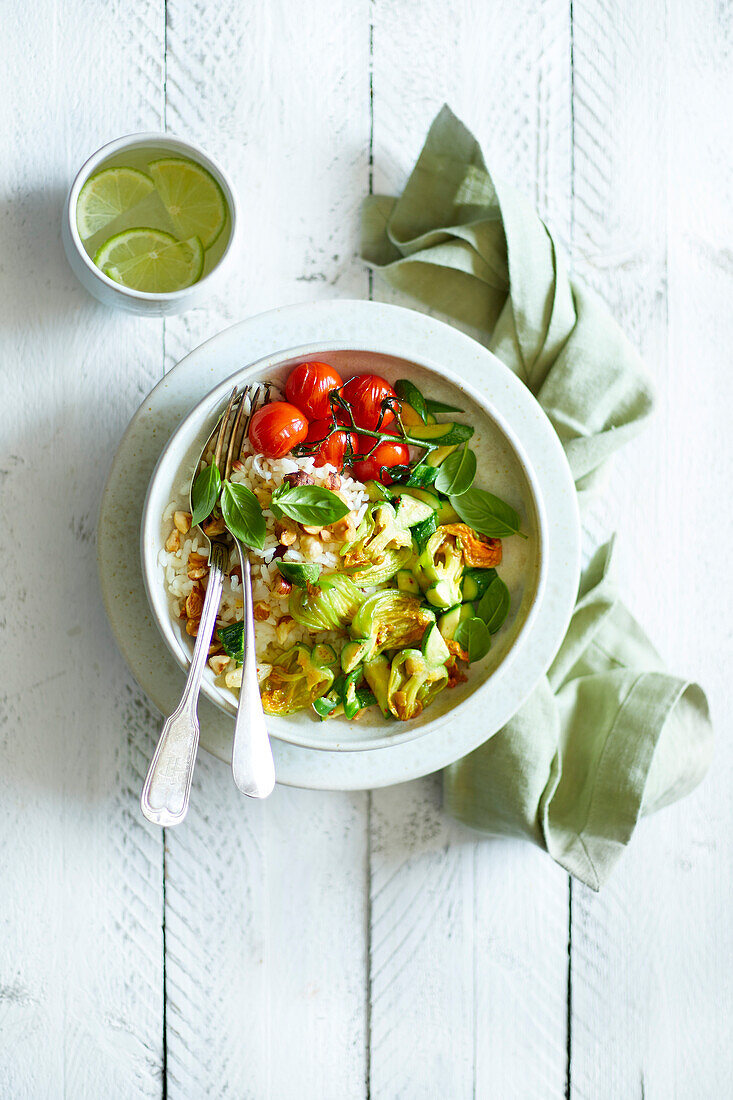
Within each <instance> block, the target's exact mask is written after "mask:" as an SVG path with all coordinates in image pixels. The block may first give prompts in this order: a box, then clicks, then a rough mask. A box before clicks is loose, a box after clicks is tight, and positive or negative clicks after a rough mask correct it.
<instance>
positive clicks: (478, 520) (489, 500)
mask: <svg viewBox="0 0 733 1100" xmlns="http://www.w3.org/2000/svg"><path fill="white" fill-rule="evenodd" d="M449 457H452V456H449ZM445 461H446V462H447V461H448V459H446V460H445ZM450 502H451V504H452V505H453V507H454V508H455V510H456V512H458V515H459V516H460V517H461V519H462V520H463V522H464V523H467V524H468V526H469V527H471V528H472V529H473V530H474V531H478V532H479V534H481V535H488V536H489V538H493V539H500V538H506V537H507V536H508V535H518V534H521V532H520V530H519V522H520V521H519V516H518V515H517V513H516V512H515V511H514V509H513V508H512V507H511V505H509V504H507V503H506V502H505V501H503V500H500V499H499V497H495V496H494V494H493V493H487V492H486V490H485V489H475V488H472V489H469V490H468V491H467V492H465V493H461V494H460V496H451V498H450ZM522 537H523V538H526V535H523V536H522Z"/></svg>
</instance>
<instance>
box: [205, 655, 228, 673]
mask: <svg viewBox="0 0 733 1100" xmlns="http://www.w3.org/2000/svg"><path fill="white" fill-rule="evenodd" d="M228 664H229V658H228V657H227V655H226V653H221V654H219V655H218V656H216V657H209V668H210V669H211V671H212V672H213V673H214V675H215V676H221V674H222V672H223V671H224V669H225V668H226V667H227V665H228Z"/></svg>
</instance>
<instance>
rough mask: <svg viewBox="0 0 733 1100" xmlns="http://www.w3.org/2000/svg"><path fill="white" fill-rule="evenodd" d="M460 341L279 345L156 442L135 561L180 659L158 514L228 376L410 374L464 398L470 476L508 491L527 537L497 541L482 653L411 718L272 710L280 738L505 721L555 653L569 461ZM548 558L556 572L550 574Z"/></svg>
mask: <svg viewBox="0 0 733 1100" xmlns="http://www.w3.org/2000/svg"><path fill="white" fill-rule="evenodd" d="M361 305H362V308H363V307H364V306H367V307H368V305H369V304H368V303H363V304H361ZM374 308H375V311H376V310H378V309H384V307H374ZM403 312H404V311H403ZM412 316H413V318H414V317H415V316H416V315H414V314H413V315H412ZM417 316H419V315H417ZM424 321H425V325H426V326H429V325H435V322H434V321H432V320H431V319H429V318H427V317H426V318H424ZM456 352H457V358H455V359H452V361H451V363H450V367H449V368H448V366H447V365H446V364H443V363H436V362H433V361H431V360H430V359H429V358H426V357H425V355H424V353H421V354H419V355H418V354H415V353H414V352H412V351H411V346H410V343H409V341H408V342H407V343H406V342H405V340H404V339H402V340H401V339H400V338H399V337H393V338H390V336H389V335H386V334H385V335H384V336H382V337H380V338H377V336H376V334H375V338H374V342H373V344H372V346H371V347H370V348H369V349H365V348H364V347H363V344H362V345H361V346H356V347H349V346H348V345H345V343H344V342H342V341H338V342H330V343H329V342H323V343H317V344H316V343H313V344H308V345H307V346H303V347H298V348H290V349H286V350H279V351H277V352H275V353H273V354H272V355H269V356H267V357H266V358H263V359H260V360H259V361H257V362H255V363H252V364H250V365H248V366H245V367H243V368H241V369H239V370H237V371H236V372H235V373H234V374H232V375H231V377H229V378H227V379H226V380H225V381H223V382H221V383H220V384H219V385H217V386H216V387H215V388H214V389H212V390H211V391H210V392H209V393H208V394H207V396H206V397H205V398H204V399H203V400H202V401H200V402H199V404H197V405H196V406H195V408H194V409H192V410H191V412H190V413H189V414H188V415H187V416H186V417H185V418H184V420H183V421H182V423H181V424H180V425H179V427H178V428H177V430H176V431H175V432H174V433H173V435H172V436H171V438H170V439H169V441H168V443H167V444H166V445H165V446H164V448H163V451H162V453H161V456H160V459H159V461H158V464H157V466H156V468H155V470H154V472H153V476H152V478H151V481H150V485H149V489H148V493H147V497H146V501H145V506H144V509H143V518H142V531H141V555H142V570H143V578H144V582H145V587H146V592H147V596H148V600H149V603H150V607H151V610H152V613H153V617H154V619H155V621H156V623H157V626H158V628H159V629H160V632H161V634H162V636H163V638H164V640H165V643H166V645H167V647H168V648H169V650H170V652H171V653H172V654H173V656H174V658H175V659H176V661H177V662H178V664H179V665H180V666H181V667H182V668H184V669H185V668H187V667H188V664H189V662H190V655H191V644H190V639H189V638H188V636H187V635H186V634H185V632H184V631H183V630H182V629H181V625H180V623H178V622H175V621H174V620H173V619H172V618H171V615H170V610H169V602H168V597H167V594H166V592H165V588H164V581H163V569H162V567H161V565H160V564H159V560H158V557H159V553H160V551H161V548H162V546H163V540H164V529H163V524H162V520H161V517H162V514H163V511H164V510H165V508H166V507H167V505H168V504H169V503H170V501H171V500H179V501H180V500H181V494H180V487H181V486H182V485H184V484H187V483H188V481H189V480H190V476H191V473H192V470H193V468H194V466H195V463H196V461H197V459H198V456H199V454H200V452H201V449H202V447H203V445H204V442H205V440H206V438H207V436H208V434H209V432H210V430H211V427H212V424H213V422H214V418H215V416H216V413H217V410H218V409H219V408H220V407H221V405H222V403H223V401H224V400H225V398H226V396H227V394H228V393H229V392H230V390H231V387H232V386H233V385H235V384H238V385H241V384H242V383H244V382H252V381H256V380H259V379H264V378H267V379H272V380H275V381H283V383H284V379H285V378H286V377H287V374H288V371H289V369H290V368H291V367H292V365H294V364H295V363H298V362H301V361H303V360H305V359H313V358H316V359H322V360H326V361H328V362H331V363H332V364H333V365H334V366H335V367H336V368H337V369H338V370H339V372H340V373H341V375H342V376H343V377H344V378H346V377H348V376H349V375H350V374H355V373H363V372H365V371H373V372H375V373H378V374H380V375H383V376H384V377H386V378H388V379H389V380H391V381H394V380H395V379H396V378H400V377H409V378H411V379H412V380H414V381H415V383H416V384H417V385H418V387H419V388H420V389H422V391H423V392H424V393H425V394H426V395H428V396H430V397H433V398H435V399H437V400H442V401H445V402H447V403H449V404H452V405H457V406H459V407H460V408H462V409H464V410H465V413H464V415H463V416H457V417H456V419H459V420H462V421H464V422H467V423H471V424H472V425H473V426H474V427H475V429H476V433H475V436H474V438H473V439H472V441H471V445H472V447H473V448H474V450H475V451H476V453H477V457H478V460H479V462H478V468H479V473H478V476H477V481H476V484H477V485H478V486H479V487H483V488H486V489H489V490H491V491H492V492H495V493H496V494H497V495H499V496H501V497H503V498H504V499H506V500H508V501H509V502H510V503H511V504H512V505H513V506H514V507H515V508H516V509H517V511H518V512H519V514H520V516H521V518H522V529H523V531H525V532H526V533H527V534H528V536H529V537H528V538H527V539H526V540H522V539H520V538H517V537H513V538H510V539H505V540H504V543H503V547H504V560H503V563H502V566H501V567H500V575H501V576H502V577H503V578H504V580H505V581H506V582H507V584H508V585H509V588H510V592H511V595H512V604H511V610H510V614H509V617H508V619H507V621H506V623H505V624H504V626H503V627H502V629H501V631H500V632H499V633H498V634H497V635H495V637H494V639H493V645H492V649H491V651H490V653H489V655H488V656H487V657H486V658H484V660H483V661H481V662H479V663H477V664H475V665H473V666H472V667H471V668H470V671H469V675H468V680H467V682H466V683H465V684H461V685H460V686H458V687H457V688H455V689H453V690H450V691H444V692H442V693H441V694H440V695H439V696H438V697H437V699H436V700H435V702H434V703H433V704H431V706H430V707H429V708H427V710H426V711H425V712H424V713H423V714H422V715H420V716H419V717H418V718H416V719H414V720H413V721H411V722H407V723H398V722H386V721H385V720H384V719H383V718H382V717H381V715H379V713H378V712H377V711H376V708H375V709H374V710H373V711H370V712H368V715H367V716H365V717H364V718H362V719H361V720H360V721H359V722H348V721H346V720H345V719H331V720H329V721H327V722H319V721H318V720H317V719H315V717H314V716H313V715H312V714H311V713H309V712H303V713H301V714H298V715H293V716H291V717H288V718H274V717H272V718H269V719H268V727H269V729H270V732H271V734H272V735H273V736H274V737H277V738H279V739H280V740H282V741H285V742H289V743H290V744H292V745H297V746H301V747H304V748H308V749H323V750H331V751H333V750H355V751H356V750H364V749H377V748H381V747H385V746H394V745H396V744H399V743H400V742H405V741H409V740H412V739H414V738H416V737H423V736H425V735H427V734H429V733H431V732H432V731H434V730H436V729H438V728H439V727H441V726H444V725H445V724H446V723H447V722H453V723H455V722H461V721H462V720H466V721H476V720H480V721H484V722H485V723H486V728H490V727H491V722H492V716H493V715H494V714H495V715H497V720H498V716H499V715H501V716H502V721H504V720H506V716H507V715H508V714H510V713H512V712H513V710H516V709H517V708H518V707H519V706H520V705H521V703H522V701H523V700H524V698H525V697H526V695H527V694H528V693H529V691H530V690H531V688H532V687H533V686H534V685H535V683H536V682H537V680H538V679H539V678H540V676H541V675H542V674H543V673H544V672H545V670H546V669H547V667H548V665H549V664H550V662H551V660H552V657H553V656H554V654H555V651H556V649H557V646H558V644H559V642H560V640H561V638H562V635H563V633H564V630H565V628H566V626H567V620H568V617H569V614H570V609H571V608H572V602H573V598H574V595H575V590H576V586H577V572H578V558H579V532H578V520H577V507H576V502H575V490H574V486H573V482H572V478H571V475H570V471H569V469H568V467H567V463H566V461H565V458H564V455H563V453H562V449H561V447H560V444H559V441H558V440H557V436H556V435H555V433H554V431H553V429H552V428H551V426H550V425H549V422H548V421H547V419H546V417H545V416H544V414H543V413H542V411H541V410H540V409H539V406H538V405H537V403H536V401H535V400H534V398H532V396H531V395H530V394H529V392H528V391H527V390H526V388H525V387H524V386H523V385H522V384H521V383H520V382H519V381H518V380H517V379H516V378H515V377H514V376H513V375H512V374H511V372H510V371H509V370H508V369H507V368H506V367H505V366H504V365H503V364H502V363H500V362H499V360H498V359H496V358H495V357H494V356H493V355H491V354H490V353H489V352H487V351H486V350H485V349H484V348H482V347H480V345H478V344H475V343H474V342H473V341H467V340H466V338H465V337H460V338H459V339H457V340H456ZM243 353H244V348H243ZM476 383H478V384H476ZM538 462H539V463H542V473H543V475H544V484H543V477H538V475H537V472H536V471H537V470H538V466H537V463H538ZM548 472H549V475H550V476H549V478H548ZM553 508H554V509H555V510H556V514H557V516H558V517H560V519H559V521H558V520H556V518H555V516H551V517H550V520H549V521H548V509H553ZM550 539H552V546H551V545H550V541H549V540H550ZM561 539H562V540H563V541H564V545H562V546H560V545H559V542H560V540H561ZM553 563H554V566H553ZM552 568H554V570H555V576H554V577H550V576H549V572H550V570H551V569H552ZM548 581H549V582H550V583H548ZM518 662H524V663H525V665H526V672H527V675H526V679H522V678H521V677H519V678H518V677H517V676H516V675H513V676H511V677H509V676H508V675H507V673H508V670H509V669H510V667H514V666H516V665H517V663H518ZM203 691H204V693H205V694H206V695H207V696H208V697H209V698H210V699H211V700H212V701H213V702H214V703H215V704H216V705H217V706H218V707H219V708H220V709H222V710H224V711H225V712H228V713H230V714H233V713H234V711H235V706H236V697H235V696H234V695H232V694H231V693H229V692H227V691H225V690H222V689H219V688H218V687H217V686H216V684H215V683H214V678H213V675H212V674H210V671H209V670H207V672H206V674H205V678H204V683H203ZM500 724H502V722H498V724H497V725H495V726H494V727H493V728H494V729H496V728H498V726H499V725H500Z"/></svg>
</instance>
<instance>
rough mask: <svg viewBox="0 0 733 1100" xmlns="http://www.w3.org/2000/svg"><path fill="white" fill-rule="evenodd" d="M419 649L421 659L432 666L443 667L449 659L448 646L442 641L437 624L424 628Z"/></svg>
mask: <svg viewBox="0 0 733 1100" xmlns="http://www.w3.org/2000/svg"><path fill="white" fill-rule="evenodd" d="M421 648H422V655H423V657H424V658H425V660H426V661H427V663H428V664H429V665H432V666H435V665H444V664H445V662H446V661H447V660H448V658H449V657H450V652H449V650H448V646H447V645H446V644H445V642H444V640H443V635H442V634H441V632H440V630H439V628H438V624H437V623H431V624H430V626H428V627H427V628H426V630H425V633H424V635H423V640H422V647H421Z"/></svg>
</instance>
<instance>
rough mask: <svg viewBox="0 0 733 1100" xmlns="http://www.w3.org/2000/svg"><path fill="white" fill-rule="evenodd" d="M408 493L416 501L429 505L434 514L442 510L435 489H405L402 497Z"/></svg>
mask: <svg viewBox="0 0 733 1100" xmlns="http://www.w3.org/2000/svg"><path fill="white" fill-rule="evenodd" d="M407 493H409V494H410V496H411V497H414V498H415V500H420V501H422V503H423V504H427V505H428V507H429V508H432V509H433V511H434V512H437V511H438V509H439V508H440V504H441V501H440V497H439V496H438V494H437V493H436V491H435V490H434V489H416V488H409V489H407V488H405V489H404V490H403V491H402V493H401V494H400V495H401V496H405V495H406V494H407Z"/></svg>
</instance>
